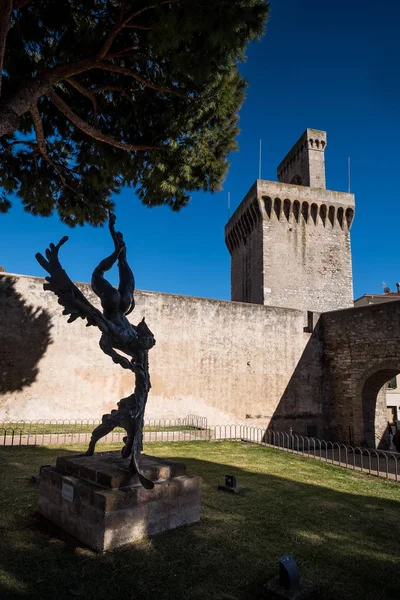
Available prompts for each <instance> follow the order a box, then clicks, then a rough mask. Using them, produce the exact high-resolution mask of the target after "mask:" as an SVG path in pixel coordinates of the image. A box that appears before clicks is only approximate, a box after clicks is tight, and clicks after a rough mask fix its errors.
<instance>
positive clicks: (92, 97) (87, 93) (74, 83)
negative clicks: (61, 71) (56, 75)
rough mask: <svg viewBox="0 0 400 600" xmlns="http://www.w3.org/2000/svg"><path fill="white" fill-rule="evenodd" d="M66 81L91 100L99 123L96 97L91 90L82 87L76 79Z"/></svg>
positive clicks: (69, 78) (71, 78)
mask: <svg viewBox="0 0 400 600" xmlns="http://www.w3.org/2000/svg"><path fill="white" fill-rule="evenodd" d="M66 81H68V83H69V84H70V85H72V87H74V88H75V89H76V90H77V91H78V92H80V93H81V94H82V95H83V96H86V98H89V100H91V101H92V104H93V115H94V120H95V121H97V118H98V115H97V100H96V97H95V95H94V94H93V93H92V92H91V91H90V90H88V89H87V88H85V87H84V86H83V85H81V84H80V83H79V81H76V79H74V78H73V77H67V79H66Z"/></svg>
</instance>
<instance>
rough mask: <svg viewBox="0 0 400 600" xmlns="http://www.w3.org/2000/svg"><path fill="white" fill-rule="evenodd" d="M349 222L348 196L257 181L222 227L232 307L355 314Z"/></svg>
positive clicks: (351, 212)
mask: <svg viewBox="0 0 400 600" xmlns="http://www.w3.org/2000/svg"><path fill="white" fill-rule="evenodd" d="M353 215H354V196H353V195H352V194H346V193H342V192H334V191H330V190H324V189H316V188H310V187H304V186H301V185H290V184H288V183H276V182H274V181H263V180H258V181H256V183H255V184H254V185H253V187H252V188H251V190H250V191H249V193H248V194H247V195H246V197H245V199H244V200H243V201H242V203H241V204H240V206H239V207H238V208H237V210H236V211H235V213H234V214H233V215H232V217H231V219H230V221H229V222H228V224H227V225H226V227H225V240H226V244H227V246H228V249H229V251H230V253H231V261H232V264H231V297H232V300H235V301H237V302H251V303H257V304H264V305H267V306H274V307H278V306H279V307H281V308H296V309H300V310H303V311H312V312H318V313H321V312H325V311H329V310H335V309H339V308H347V307H350V306H352V305H353V281H352V265H351V250H350V226H351V223H352V220H353ZM305 325H306V323H305Z"/></svg>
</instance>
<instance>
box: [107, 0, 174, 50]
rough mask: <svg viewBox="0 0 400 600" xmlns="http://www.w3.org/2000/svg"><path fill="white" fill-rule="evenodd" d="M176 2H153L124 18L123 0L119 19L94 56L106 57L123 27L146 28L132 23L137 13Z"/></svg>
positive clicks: (172, 0) (166, 0)
mask: <svg viewBox="0 0 400 600" xmlns="http://www.w3.org/2000/svg"><path fill="white" fill-rule="evenodd" d="M177 2H178V0H164V1H163V2H159V3H158V4H153V5H151V6H144V7H143V8H141V9H140V10H137V11H136V12H134V13H131V14H130V15H129V16H127V17H126V18H125V19H124V12H125V2H122V5H123V6H122V5H121V10H120V14H119V19H118V21H117V22H116V23H115V25H114V27H113V28H112V29H111V31H110V33H109V34H108V35H107V37H106V39H105V41H104V44H103V46H102V47H101V49H100V50H99V52H98V53H97V56H96V58H97V59H98V60H104V59H105V58H106V56H107V54H108V52H109V51H110V49H111V46H112V44H113V42H114V40H115V38H116V37H117V35H118V34H119V32H120V31H122V30H123V29H125V28H126V27H131V25H133V27H134V28H135V29H144V30H146V29H147V28H146V27H145V26H140V25H135V24H132V23H131V21H132V19H134V18H135V17H137V16H138V15H141V14H142V13H143V12H145V11H147V10H151V9H153V8H158V7H159V6H162V5H163V4H176V3H177Z"/></svg>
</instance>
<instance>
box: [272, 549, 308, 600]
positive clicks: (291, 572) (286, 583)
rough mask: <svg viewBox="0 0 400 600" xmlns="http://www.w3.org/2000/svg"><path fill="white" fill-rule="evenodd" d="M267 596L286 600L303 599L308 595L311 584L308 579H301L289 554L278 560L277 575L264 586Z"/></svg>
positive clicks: (297, 568)
mask: <svg viewBox="0 0 400 600" xmlns="http://www.w3.org/2000/svg"><path fill="white" fill-rule="evenodd" d="M264 589H265V591H266V592H267V598H271V599H272V598H276V599H278V598H285V599H287V600H305V599H306V598H308V597H309V595H310V593H311V591H312V589H313V584H312V582H311V581H310V580H309V579H301V578H300V571H299V567H298V566H297V563H296V561H295V560H294V558H293V557H292V556H289V554H285V555H284V556H282V558H281V559H280V561H279V575H277V576H276V577H274V578H273V579H271V580H270V581H269V582H268V583H267V584H266V585H265V586H264Z"/></svg>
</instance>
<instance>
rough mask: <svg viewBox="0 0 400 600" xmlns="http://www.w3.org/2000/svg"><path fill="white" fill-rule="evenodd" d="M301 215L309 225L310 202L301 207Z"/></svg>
mask: <svg viewBox="0 0 400 600" xmlns="http://www.w3.org/2000/svg"><path fill="white" fill-rule="evenodd" d="M301 214H302V215H303V219H304V220H305V222H306V223H307V221H308V202H303V204H302V205H301Z"/></svg>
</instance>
